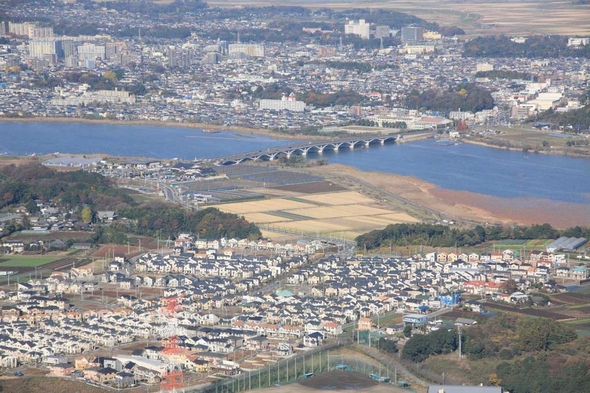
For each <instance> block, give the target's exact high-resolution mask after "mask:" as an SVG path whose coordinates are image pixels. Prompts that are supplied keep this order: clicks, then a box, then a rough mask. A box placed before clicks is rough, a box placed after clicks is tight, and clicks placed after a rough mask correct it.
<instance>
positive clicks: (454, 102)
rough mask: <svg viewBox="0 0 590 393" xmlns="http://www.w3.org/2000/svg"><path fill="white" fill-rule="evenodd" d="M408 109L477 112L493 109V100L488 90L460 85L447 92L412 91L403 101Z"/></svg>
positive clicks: (470, 85) (434, 90)
mask: <svg viewBox="0 0 590 393" xmlns="http://www.w3.org/2000/svg"><path fill="white" fill-rule="evenodd" d="M405 104H406V106H407V107H408V108H410V109H426V110H431V111H438V112H449V111H456V110H459V109H461V110H462V111H464V112H479V111H481V110H483V109H492V108H493V107H494V98H493V97H492V95H491V93H490V91H489V90H487V89H485V88H483V87H479V86H477V85H475V84H473V83H464V84H460V85H458V86H456V87H454V88H451V89H449V90H447V91H443V90H436V89H429V90H425V91H422V92H420V91H417V90H414V91H412V92H410V94H409V95H408V96H407V97H406V99H405Z"/></svg>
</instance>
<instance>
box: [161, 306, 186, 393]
mask: <svg viewBox="0 0 590 393" xmlns="http://www.w3.org/2000/svg"><path fill="white" fill-rule="evenodd" d="M182 297H183V296H182V295H176V296H172V297H168V298H164V299H163V301H164V307H163V308H162V314H163V315H164V317H165V318H167V319H168V321H167V323H166V326H165V327H164V328H163V329H162V337H163V339H164V349H163V350H162V353H163V354H164V356H165V357H166V358H167V359H168V367H167V372H166V375H164V377H163V379H162V382H161V383H160V391H163V392H181V391H184V379H183V375H182V368H181V367H180V366H178V365H176V364H175V363H174V361H173V359H175V358H176V359H177V358H178V355H179V354H180V353H181V352H182V350H181V349H180V348H179V347H178V321H177V319H176V314H177V312H178V311H179V310H180V309H181V308H182V307H181V302H182Z"/></svg>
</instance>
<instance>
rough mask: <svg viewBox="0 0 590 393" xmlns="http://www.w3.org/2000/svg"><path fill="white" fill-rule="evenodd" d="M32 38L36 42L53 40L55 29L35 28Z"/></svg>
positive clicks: (32, 31)
mask: <svg viewBox="0 0 590 393" xmlns="http://www.w3.org/2000/svg"><path fill="white" fill-rule="evenodd" d="M31 33H32V35H31V36H30V38H32V39H35V40H44V39H48V38H53V27H33V29H32V30H31Z"/></svg>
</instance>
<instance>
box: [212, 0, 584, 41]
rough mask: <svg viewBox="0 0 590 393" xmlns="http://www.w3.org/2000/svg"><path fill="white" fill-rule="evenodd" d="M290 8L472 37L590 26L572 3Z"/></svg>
mask: <svg viewBox="0 0 590 393" xmlns="http://www.w3.org/2000/svg"><path fill="white" fill-rule="evenodd" d="M208 4H209V5H210V6H211V7H218V6H219V7H230V6H270V5H277V4H278V3H277V2H276V1H274V0H210V1H209V2H208ZM291 5H294V6H303V7H311V8H333V9H350V8H373V9H379V8H381V9H392V10H395V11H399V12H405V13H408V14H411V15H416V16H418V17H420V18H423V19H425V20H427V21H429V22H436V23H439V24H440V25H443V26H451V25H452V26H457V27H460V28H462V29H464V30H465V33H466V34H467V35H468V36H474V35H492V34H495V35H498V34H506V35H525V36H526V35H537V34H562V35H588V34H590V24H589V23H587V22H588V21H587V15H588V13H590V6H589V5H581V4H574V2H561V1H556V0H550V1H515V2H492V1H489V0H486V1H474V2H468V3H466V2H458V1H443V2H441V1H438V0H418V1H409V0H393V1H370V0H356V1H354V2H350V1H330V2H327V3H311V2H309V1H308V0H297V1H295V2H293V3H291Z"/></svg>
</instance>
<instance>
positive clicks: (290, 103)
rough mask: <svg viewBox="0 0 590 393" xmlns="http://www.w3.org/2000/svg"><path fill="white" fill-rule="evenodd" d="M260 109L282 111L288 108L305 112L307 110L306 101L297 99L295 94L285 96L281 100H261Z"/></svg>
mask: <svg viewBox="0 0 590 393" xmlns="http://www.w3.org/2000/svg"><path fill="white" fill-rule="evenodd" d="M259 105H260V106H259V108H260V110H264V109H267V110H271V111H282V110H287V111H291V112H303V111H304V110H305V102H303V101H297V99H296V98H295V94H293V93H291V95H290V96H288V97H287V96H283V97H282V98H281V99H280V100H266V99H265V100H260V104H259Z"/></svg>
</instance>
